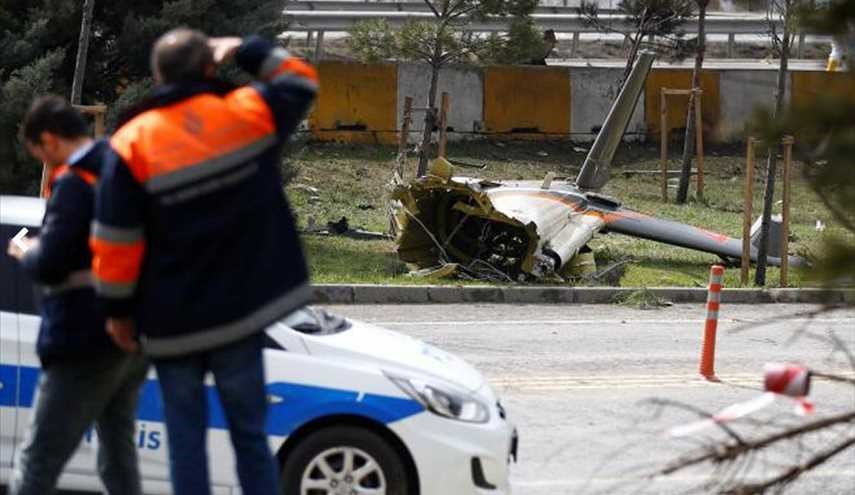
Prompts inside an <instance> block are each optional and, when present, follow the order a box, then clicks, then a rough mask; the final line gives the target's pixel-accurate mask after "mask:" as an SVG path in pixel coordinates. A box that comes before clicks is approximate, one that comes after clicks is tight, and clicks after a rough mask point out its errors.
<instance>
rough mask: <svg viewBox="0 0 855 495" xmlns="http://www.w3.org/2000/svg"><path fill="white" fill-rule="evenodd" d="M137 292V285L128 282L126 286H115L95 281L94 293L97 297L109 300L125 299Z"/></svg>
mask: <svg viewBox="0 0 855 495" xmlns="http://www.w3.org/2000/svg"><path fill="white" fill-rule="evenodd" d="M136 290H137V283H136V282H130V283H127V284H115V283H111V282H104V281H103V280H97V279H96V280H95V292H97V293H98V295H99V296H104V297H107V298H110V299H125V298H128V297H131V296H132V295H134V291H136Z"/></svg>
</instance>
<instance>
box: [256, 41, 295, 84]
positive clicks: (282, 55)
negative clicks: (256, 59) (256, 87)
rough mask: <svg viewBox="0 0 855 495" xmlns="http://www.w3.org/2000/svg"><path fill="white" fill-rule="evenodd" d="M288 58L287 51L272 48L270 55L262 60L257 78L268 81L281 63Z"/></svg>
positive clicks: (280, 48)
mask: <svg viewBox="0 0 855 495" xmlns="http://www.w3.org/2000/svg"><path fill="white" fill-rule="evenodd" d="M289 57H290V55H289V54H288V50H286V49H284V48H282V47H276V48H274V49H273V51H271V52H270V55H268V56H267V58H265V59H264V62H262V63H261V68H260V69H259V70H258V78H259V79H268V78H269V77H270V76H271V75H273V73H274V72H276V69H278V68H279V66H280V65H282V62H284V61H286V60H288V58H289Z"/></svg>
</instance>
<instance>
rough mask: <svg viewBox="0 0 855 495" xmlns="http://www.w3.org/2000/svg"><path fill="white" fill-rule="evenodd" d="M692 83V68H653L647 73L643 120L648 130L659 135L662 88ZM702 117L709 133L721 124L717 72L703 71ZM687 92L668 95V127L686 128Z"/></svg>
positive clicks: (689, 86)
mask: <svg viewBox="0 0 855 495" xmlns="http://www.w3.org/2000/svg"><path fill="white" fill-rule="evenodd" d="M691 86H692V71H691V70H684V69H678V70H672V69H654V70H652V71H650V75H649V76H648V77H647V83H646V84H645V90H644V121H645V123H646V124H647V132H648V133H650V134H652V136H653V137H654V138H656V139H657V140H658V138H659V122H660V118H661V117H660V92H661V89H662V88H668V89H689V88H691ZM701 90H703V96H702V97H701V117H702V120H703V124H704V134H705V135H710V134H711V131H712V130H714V129H715V128H716V126H718V123H719V120H720V118H721V99H720V98H721V97H720V95H719V74H718V72H711V71H703V72H701ZM688 102H689V97H688V96H681V95H680V96H669V97H668V115H667V120H666V122H667V123H668V128H669V129H684V128H685V127H686V111H687V110H688V107H687V105H688Z"/></svg>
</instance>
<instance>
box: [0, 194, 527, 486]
mask: <svg viewBox="0 0 855 495" xmlns="http://www.w3.org/2000/svg"><path fill="white" fill-rule="evenodd" d="M43 212H44V204H43V202H42V201H41V200H40V199H37V198H24V197H15V196H0V244H2V247H3V248H4V251H5V246H6V244H7V243H8V242H9V239H11V238H12V237H13V236H14V235H15V234H16V233H17V232H18V231H19V230H20V229H21V227H27V228H29V229H30V230H31V231H32V232H35V231H37V228H38V225H39V224H40V222H41V217H42V215H43ZM37 297H38V295H37V294H36V292H35V291H34V289H33V287H32V286H31V284H30V282H29V280H28V279H27V277H26V276H25V275H23V274H22V272H21V271H20V269H19V267H18V265H17V263H16V262H15V261H14V260H12V259H11V258H9V257H8V256H6V255H5V254H4V255H3V256H0V485H4V484H6V483H8V480H9V477H10V476H11V474H12V468H13V459H14V456H15V451H16V449H17V448H18V446H19V444H20V442H21V439H22V435H23V434H24V432H25V429H26V425H27V424H28V422H29V418H30V415H31V413H32V406H33V398H34V397H33V396H34V393H35V389H36V382H37V378H38V374H39V362H38V358H37V357H36V354H35V341H36V334H37V332H38V324H39V318H38V316H37V310H36V305H37ZM264 358H265V364H266V369H267V377H266V378H267V390H268V398H269V403H270V410H269V417H268V425H267V431H268V433H269V440H270V445H271V447H272V448H273V450H274V452H276V455H277V457H278V459H279V461H280V463H281V468H282V478H283V483H284V489H285V493H287V494H292V493H293V494H300V495H316V494H317V495H321V494H329V495H339V494H348V495H351V494H352V495H356V494H377V495H379V494H388V495H411V494H422V495H429V494H441V495H457V494H469V493H471V494H481V495H486V494H499V493H508V492H509V484H508V463H509V461H510V458H511V457H515V456H516V434H515V431H514V428H513V426H512V425H510V424H509V423H508V422H507V421H506V419H505V412H504V410H503V409H502V406H501V405H500V404H499V402H498V400H497V398H496V396H495V395H494V393H493V391H492V390H491V388H490V386H489V385H488V384H487V382H486V381H485V380H484V378H483V376H481V374H480V373H478V371H476V370H475V369H474V368H472V367H471V366H470V365H468V364H467V363H466V362H464V361H463V360H461V359H460V358H457V357H455V356H453V355H451V354H449V353H446V352H443V351H442V350H439V349H437V348H435V347H432V346H430V345H427V344H425V343H423V342H420V341H418V340H415V339H413V338H410V337H407V336H405V335H402V334H399V333H395V332H391V331H388V330H385V329H382V328H378V327H375V326H372V325H369V324H366V323H362V322H358V321H351V320H347V319H343V318H340V317H336V316H333V315H331V314H328V313H326V312H324V311H322V310H318V309H311V308H307V309H305V310H302V311H299V312H297V313H295V314H293V315H291V316H290V317H288V318H286V319H285V320H283V321H281V322H279V323H277V324H275V325H273V326H271V327H270V328H269V329H268V330H267V349H266V350H265V353H264ZM155 382H156V375H155V374H154V372H153V371H152V372H151V374H150V380H149V381H148V383H146V385H145V387H144V389H143V391H142V395H141V398H140V407H139V412H138V421H137V436H136V439H135V440H136V444H137V448H138V449H139V450H138V451H139V454H140V464H141V466H140V467H141V471H142V475H143V480H144V481H143V483H144V489H145V491H146V492H147V493H168V492H169V491H170V484H169V466H168V456H167V452H166V449H167V442H166V429H165V426H164V423H163V410H162V403H161V399H160V395H159V390H158V387H157V384H156V383H155ZM209 393H210V394H211V395H210V399H211V408H210V409H211V413H210V417H209V433H208V445H209V455H210V463H211V469H210V472H211V477H212V479H211V483H212V485H213V488H214V492H215V493H223V494H227V493H239V492H240V489H239V486H238V483H237V479H236V474H235V469H234V457H233V453H232V448H231V444H230V443H229V439H228V431H227V428H226V424H225V419H224V416H223V413H222V410H221V409H220V408H219V406H218V401H217V399H216V392H215V391H214V389H213V387H211V388H210V389H209ZM69 407H74V405H73V404H69ZM96 443H97V438H96V437H95V435H94V433H91V432H90V433H88V434H87V435H86V437H85V438H84V439H83V441H82V442H81V445H80V448H79V449H78V451H77V452H76V453H75V455H74V457H73V458H72V459H71V461H70V462H69V463H68V464H67V465H66V468H65V471H64V473H63V475H62V477H61V479H60V487H61V488H66V489H72V490H99V489H100V488H101V485H100V481H99V480H98V477H97V473H96V472H95V444H96Z"/></svg>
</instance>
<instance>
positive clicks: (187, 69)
mask: <svg viewBox="0 0 855 495" xmlns="http://www.w3.org/2000/svg"><path fill="white" fill-rule="evenodd" d="M213 62H214V54H213V52H212V51H211V47H209V46H208V37H207V36H205V34H204V33H202V32H201V31H196V30H193V29H188V28H178V29H173V30H171V31H169V32H168V33H166V34H164V35H163V36H161V37H160V38H158V39H157V41H155V43H154V47H153V48H152V50H151V71H152V72H153V73H154V74H157V75H159V76H160V82H161V83H164V84H170V83H176V82H182V81H199V80H202V79H205V77H206V74H205V71H206V70H207V68H208V66H209V65H211V64H212V63H213Z"/></svg>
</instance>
